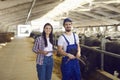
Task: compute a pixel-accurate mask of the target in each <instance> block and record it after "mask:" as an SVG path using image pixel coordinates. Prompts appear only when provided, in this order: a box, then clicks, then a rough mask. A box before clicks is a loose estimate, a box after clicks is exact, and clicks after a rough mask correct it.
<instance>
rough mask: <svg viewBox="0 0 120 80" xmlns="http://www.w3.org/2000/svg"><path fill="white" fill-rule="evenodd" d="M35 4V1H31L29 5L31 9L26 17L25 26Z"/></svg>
mask: <svg viewBox="0 0 120 80" xmlns="http://www.w3.org/2000/svg"><path fill="white" fill-rule="evenodd" d="M35 3H36V0H33V2H32V5H31V8H30V10H29V12H28V15H27V19H26V21H25V24H27V22H28V19H29V17H30V15H31V12H32V9H33V7H34V5H35Z"/></svg>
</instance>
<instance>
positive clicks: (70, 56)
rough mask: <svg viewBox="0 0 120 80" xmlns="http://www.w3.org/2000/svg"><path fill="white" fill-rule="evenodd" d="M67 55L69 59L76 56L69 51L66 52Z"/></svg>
mask: <svg viewBox="0 0 120 80" xmlns="http://www.w3.org/2000/svg"><path fill="white" fill-rule="evenodd" d="M67 56H68V57H69V59H75V58H76V57H75V56H74V55H72V54H70V53H67Z"/></svg>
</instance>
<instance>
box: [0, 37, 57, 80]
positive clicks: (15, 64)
mask: <svg viewBox="0 0 120 80" xmlns="http://www.w3.org/2000/svg"><path fill="white" fill-rule="evenodd" d="M32 42H33V40H32V39H31V38H25V37H19V38H18V37H17V38H15V39H14V40H13V41H12V42H10V43H8V44H7V45H6V46H4V47H3V48H0V80H37V74H36V66H35V65H36V64H35V54H34V53H33V52H32ZM52 80H59V79H58V77H57V76H56V74H53V79H52Z"/></svg>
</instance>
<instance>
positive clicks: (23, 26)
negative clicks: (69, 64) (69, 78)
mask: <svg viewBox="0 0 120 80" xmlns="http://www.w3.org/2000/svg"><path fill="white" fill-rule="evenodd" d="M65 18H71V19H72V21H73V32H75V33H77V34H78V35H79V41H80V47H81V54H82V58H83V60H84V61H85V63H86V65H83V64H81V63H80V64H81V73H82V76H83V78H84V79H83V80H120V67H119V66H120V0H0V50H1V52H0V54H2V55H3V54H4V52H6V51H3V50H4V48H6V47H5V46H8V44H9V43H12V42H14V41H15V39H16V38H17V39H19V38H27V39H30V40H31V45H33V43H32V42H34V40H35V39H36V37H38V36H40V35H41V32H42V31H43V30H42V29H43V26H44V24H45V23H47V22H49V23H51V24H52V25H53V28H54V35H55V43H56V45H55V48H56V49H57V39H58V37H59V36H60V35H61V34H62V33H63V32H64V27H63V20H64V19H65ZM31 49H32V47H31ZM10 53H12V52H10ZM2 55H0V60H1V59H6V57H4V58H3V57H2ZM4 55H6V54H4ZM56 56H57V57H55V70H56V71H55V72H56V73H55V74H56V76H58V78H59V79H60V78H61V75H60V70H59V69H58V71H57V68H58V66H60V59H61V55H60V54H59V53H57V54H56ZM2 61H3V60H1V61H0V65H4V64H3V62H2ZM5 64H7V63H5ZM3 67H4V66H3ZM3 73H4V71H2V67H1V68H0V75H1V76H0V79H1V80H9V79H8V78H9V77H8V78H7V77H6V76H5V74H3ZM10 74H11V73H10ZM3 75H4V77H3ZM20 79H21V78H20ZM13 80H14V79H13ZM15 80H19V77H17V79H15ZM22 80H24V79H22Z"/></svg>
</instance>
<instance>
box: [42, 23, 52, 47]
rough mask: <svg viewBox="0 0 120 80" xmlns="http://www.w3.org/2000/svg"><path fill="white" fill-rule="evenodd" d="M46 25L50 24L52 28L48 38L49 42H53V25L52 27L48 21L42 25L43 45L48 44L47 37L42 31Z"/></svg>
mask: <svg viewBox="0 0 120 80" xmlns="http://www.w3.org/2000/svg"><path fill="white" fill-rule="evenodd" d="M46 26H51V29H52V30H51V33H50V34H49V39H50V43H51V44H53V27H52V25H51V24H50V23H46V24H45V25H44V28H43V32H42V36H43V38H44V41H45V47H47V46H48V43H47V39H46V33H45V31H44V29H45V27H46Z"/></svg>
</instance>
